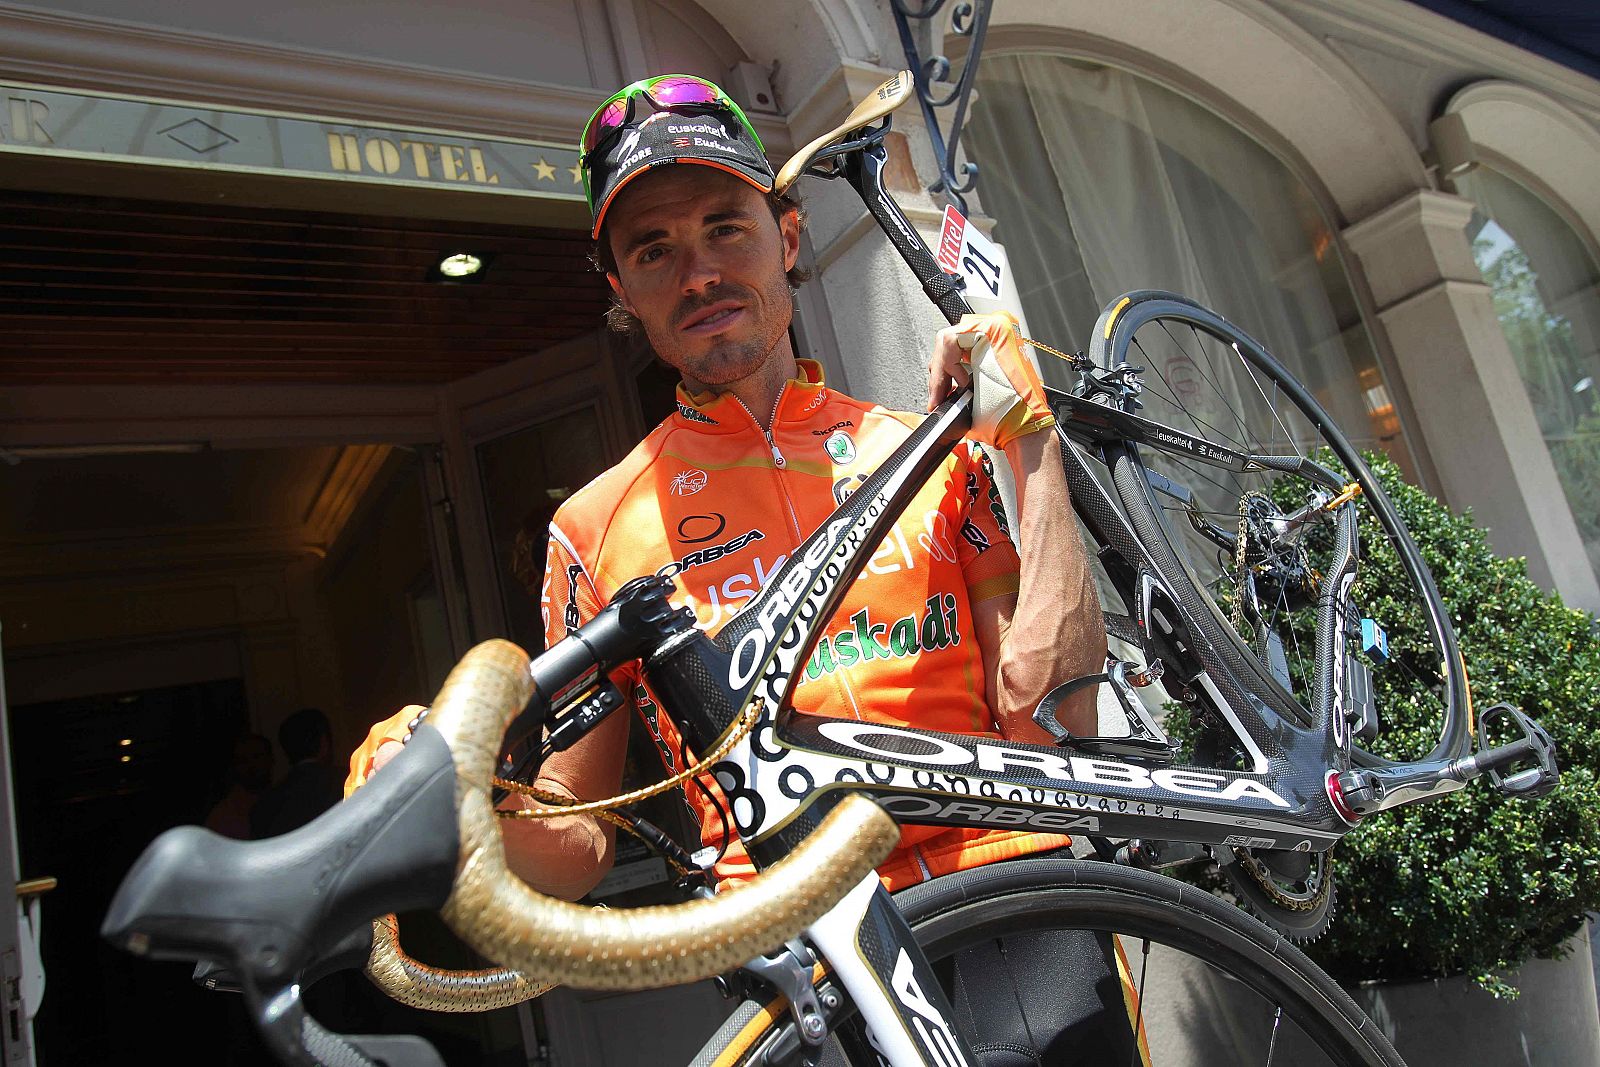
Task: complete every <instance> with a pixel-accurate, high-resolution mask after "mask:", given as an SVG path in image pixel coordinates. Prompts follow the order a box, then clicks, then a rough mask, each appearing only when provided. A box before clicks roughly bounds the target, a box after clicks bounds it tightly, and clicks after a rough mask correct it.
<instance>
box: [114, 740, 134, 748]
mask: <svg viewBox="0 0 1600 1067" xmlns="http://www.w3.org/2000/svg"><path fill="white" fill-rule="evenodd" d="M117 744H119V745H121V746H122V747H123V748H127V747H128V746H129V745H131V744H133V738H131V737H124V738H123V739H122V740H121V741H118V742H117Z"/></svg>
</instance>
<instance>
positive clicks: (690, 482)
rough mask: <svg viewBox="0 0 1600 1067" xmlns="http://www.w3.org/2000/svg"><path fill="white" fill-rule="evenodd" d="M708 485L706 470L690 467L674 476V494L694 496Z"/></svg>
mask: <svg viewBox="0 0 1600 1067" xmlns="http://www.w3.org/2000/svg"><path fill="white" fill-rule="evenodd" d="M705 487H706V472H705V471H703V470H696V469H694V468H690V469H689V470H686V471H679V472H678V473H677V474H674V475H673V476H672V495H673V496H694V495H695V494H696V493H698V492H699V491H700V490H702V489H704V488H705Z"/></svg>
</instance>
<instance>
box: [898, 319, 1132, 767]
mask: <svg viewBox="0 0 1600 1067" xmlns="http://www.w3.org/2000/svg"><path fill="white" fill-rule="evenodd" d="M960 332H961V331H960V330H959V329H958V328H957V327H947V328H946V329H944V330H941V331H940V332H939V334H938V337H937V339H936V341H935V344H934V354H933V359H932V361H931V363H930V366H929V378H928V386H929V405H928V406H929V408H930V409H931V408H932V407H934V406H935V405H936V404H937V403H938V402H939V401H940V400H942V399H944V397H945V396H946V395H948V393H949V392H950V390H951V388H952V387H953V386H954V385H955V384H957V383H960V384H965V383H966V382H967V381H968V380H969V375H968V372H967V370H966V368H965V366H963V365H962V363H961V360H962V358H963V357H964V355H965V351H964V349H962V348H961V346H960V345H959V343H958V342H957V337H959V336H960ZM1005 456H1006V460H1007V463H1008V465H1009V466H1010V468H1011V473H1012V477H1013V480H1014V482H1015V484H1016V489H1017V512H1018V514H1017V517H1016V518H1017V530H1016V531H1015V533H1016V538H1015V540H1016V546H1017V553H1018V555H1019V557H1020V559H1021V568H1020V573H1019V585H1020V588H1019V590H1018V592H1017V593H1016V594H1014V595H1007V596H1000V597H994V598H991V599H988V600H984V601H981V602H978V603H975V604H974V605H973V615H974V622H975V625H976V628H977V633H978V642H979V644H980V645H981V646H982V648H983V655H984V668H985V672H984V673H985V678H986V683H987V685H986V688H987V691H988V697H989V707H990V709H991V710H992V711H993V713H994V716H995V719H996V722H997V723H998V724H999V725H1000V727H1001V730H1002V731H1003V732H1004V733H1005V734H1006V736H1007V737H1012V738H1015V739H1017V740H1023V741H1036V742H1041V743H1049V742H1050V741H1051V740H1052V739H1051V737H1050V736H1049V735H1048V734H1047V733H1046V732H1045V731H1044V730H1043V729H1041V728H1040V727H1039V726H1037V725H1036V724H1035V723H1034V722H1033V719H1032V715H1033V710H1034V708H1036V707H1038V705H1039V701H1041V700H1042V699H1044V697H1045V695H1046V694H1048V693H1049V692H1050V690H1052V689H1054V688H1055V687H1056V686H1057V685H1059V684H1061V683H1062V682H1065V681H1068V680H1070V679H1073V678H1079V677H1083V676H1084V675H1089V674H1099V673H1100V672H1102V671H1103V670H1104V669H1105V657H1106V639H1105V630H1104V626H1103V622H1102V619H1101V612H1100V599H1099V595H1098V594H1097V593H1096V591H1095V584H1094V576H1093V573H1092V572H1091V570H1090V565H1089V557H1088V553H1087V552H1086V551H1085V549H1084V546H1083V539H1082V537H1081V536H1080V534H1079V531H1078V523H1077V518H1076V516H1075V515H1074V513H1073V511H1072V501H1071V497H1070V495H1069V494H1068V492H1067V481H1066V473H1065V472H1064V471H1063V469H1062V467H1061V455H1060V452H1059V450H1058V448H1057V447H1056V437H1055V434H1053V433H1051V432H1049V431H1046V430H1040V431H1037V432H1034V433H1026V434H1022V435H1021V436H1018V437H1015V438H1013V439H1011V440H1010V441H1008V442H1007V445H1006V448H1005ZM1058 716H1059V718H1060V719H1061V722H1062V724H1063V725H1065V726H1066V728H1067V729H1068V730H1070V731H1072V732H1073V733H1074V734H1077V735H1079V736H1083V737H1090V736H1094V735H1096V734H1098V733H1099V732H1100V728H1099V714H1098V712H1097V710H1096V690H1095V689H1088V690H1084V691H1083V692H1080V693H1078V694H1076V695H1075V696H1073V697H1072V698H1071V699H1070V700H1068V701H1067V703H1066V704H1065V705H1063V707H1062V708H1061V709H1060V710H1059V711H1058Z"/></svg>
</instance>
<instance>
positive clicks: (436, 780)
mask: <svg viewBox="0 0 1600 1067" xmlns="http://www.w3.org/2000/svg"><path fill="white" fill-rule="evenodd" d="M456 860H457V840H456V812H455V768H454V765H453V763H452V762H451V757H450V749H449V746H448V745H446V744H445V742H444V739H443V738H442V737H441V736H440V735H439V733H438V731H436V730H434V729H432V728H431V727H427V726H424V727H422V728H421V729H419V730H418V731H417V733H416V735H415V736H413V738H412V740H411V742H410V744H408V745H407V746H406V748H405V751H404V752H403V753H401V754H400V755H399V756H397V757H396V758H395V759H394V760H393V761H391V763H390V764H389V765H388V766H386V767H385V768H384V771H383V773H382V774H380V775H375V776H373V778H372V780H371V781H370V782H368V783H367V785H366V786H365V787H363V788H362V789H361V790H360V791H359V792H357V793H356V794H355V795H354V796H352V797H351V798H350V799H349V800H346V801H344V802H343V803H340V804H336V805H334V806H333V807H332V808H330V809H329V810H328V811H326V812H324V813H323V814H322V815H320V816H318V817H317V818H316V819H314V820H312V821H311V822H309V823H307V824H306V825H305V826H302V827H300V828H299V829H297V830H294V831H292V832H290V833H287V834H284V835H283V836H281V837H274V838H268V839H266V840H263V841H234V840H231V839H229V838H226V837H222V836H220V835H218V834H215V833H212V832H211V831H209V830H205V829H202V828H201V827H198V826H180V827H177V828H175V829H172V830H168V831H167V832H166V833H164V834H162V835H161V836H160V837H158V838H156V840H155V841H154V842H153V843H152V844H151V846H150V847H149V848H148V849H147V850H146V851H145V853H144V855H142V856H141V857H140V858H139V861H138V862H137V863H136V864H134V866H133V869H132V870H130V871H129V872H128V876H127V877H126V878H125V879H124V880H123V883H122V886H121V888H120V889H119V890H118V891H117V895H116V897H115V899H113V901H112V903H111V908H110V910H109V911H108V912H107V913H106V918H105V921H104V923H102V925H101V928H100V933H101V935H102V936H103V937H105V938H106V939H107V940H109V941H111V942H112V943H113V944H115V945H118V946H120V947H123V948H126V949H128V950H129V951H131V952H134V953H136V954H139V955H146V956H150V957H151V958H154V959H182V960H200V961H207V962H210V963H212V964H216V965H219V966H221V967H222V968H224V969H226V970H227V971H229V972H231V973H232V975H234V976H237V978H238V979H240V980H241V981H242V983H243V984H245V985H246V986H247V987H248V986H253V987H254V989H255V990H256V991H258V992H266V993H270V992H271V991H273V990H275V989H277V988H281V987H282V986H284V985H286V984H287V983H289V982H292V981H296V980H298V976H299V974H300V972H301V970H302V969H303V968H304V967H305V966H306V965H307V964H308V963H310V962H311V961H313V960H316V959H319V958H321V957H324V956H326V955H328V954H329V953H330V952H333V951H334V950H335V949H336V948H337V947H338V946H339V943H340V942H341V941H342V940H343V939H345V938H346V937H347V936H348V935H350V933H351V931H352V930H356V929H358V928H359V927H361V926H362V925H363V924H366V923H370V922H371V920H372V919H374V918H375V917H377V916H379V915H384V914H388V913H390V912H397V911H409V910H413V909H421V908H429V909H435V910H436V909H438V908H439V907H441V906H442V905H443V904H444V901H445V899H446V898H447V897H448V896H449V895H450V889H451V884H452V881H453V878H454V875H455V869H456Z"/></svg>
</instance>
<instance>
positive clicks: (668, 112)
mask: <svg viewBox="0 0 1600 1067" xmlns="http://www.w3.org/2000/svg"><path fill="white" fill-rule="evenodd" d="M641 102H643V103H645V104H648V105H649V107H648V109H647V108H644V107H642V106H641ZM646 112H647V113H646ZM579 150H580V152H581V153H582V154H581V155H580V156H579V162H580V164H581V166H582V171H583V193H584V196H585V197H586V198H587V199H588V201H589V212H590V214H591V216H592V217H593V218H594V228H593V229H592V231H591V232H590V236H591V237H593V238H594V239H595V240H599V239H600V228H601V226H603V225H604V224H605V220H606V211H607V209H609V208H610V207H611V204H612V202H613V201H614V200H616V197H617V193H618V192H619V191H621V189H622V187H623V186H625V185H627V184H628V183H629V182H631V181H633V180H634V179H635V178H637V177H638V176H639V175H641V174H644V173H646V172H648V171H649V170H650V169H651V168H653V167H660V166H665V165H666V164H668V163H696V164H699V165H701V166H705V167H714V168H716V169H717V170H721V171H726V172H727V173H729V174H732V175H734V176H735V177H737V178H741V179H743V180H744V181H747V182H749V183H750V184H751V185H753V186H755V187H756V188H757V189H759V190H761V191H762V192H763V193H770V192H771V191H772V184H773V181H774V177H773V172H772V165H771V164H770V163H768V162H767V153H766V149H765V148H764V147H762V144H761V138H760V137H758V136H756V131H755V127H753V126H752V125H750V120H749V119H748V118H746V117H745V113H744V111H743V109H741V108H740V107H739V105H738V104H736V103H734V102H733V100H732V98H730V97H729V96H728V94H727V93H725V92H723V91H722V90H721V89H719V88H718V87H717V86H716V85H714V84H712V83H711V82H708V81H706V80H705V79H704V78H697V77H695V76H694V75H691V74H663V75H661V76H660V77H656V78H646V79H644V80H643V81H636V82H634V83H633V84H632V85H627V86H624V87H623V88H621V89H619V90H617V92H616V93H614V94H612V95H611V96H610V97H609V98H608V99H607V100H606V101H605V103H603V104H601V105H600V106H599V107H598V108H596V109H595V113H594V114H593V115H592V116H590V118H589V122H588V125H586V126H584V128H583V139H582V142H581V144H580V145H579Z"/></svg>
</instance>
